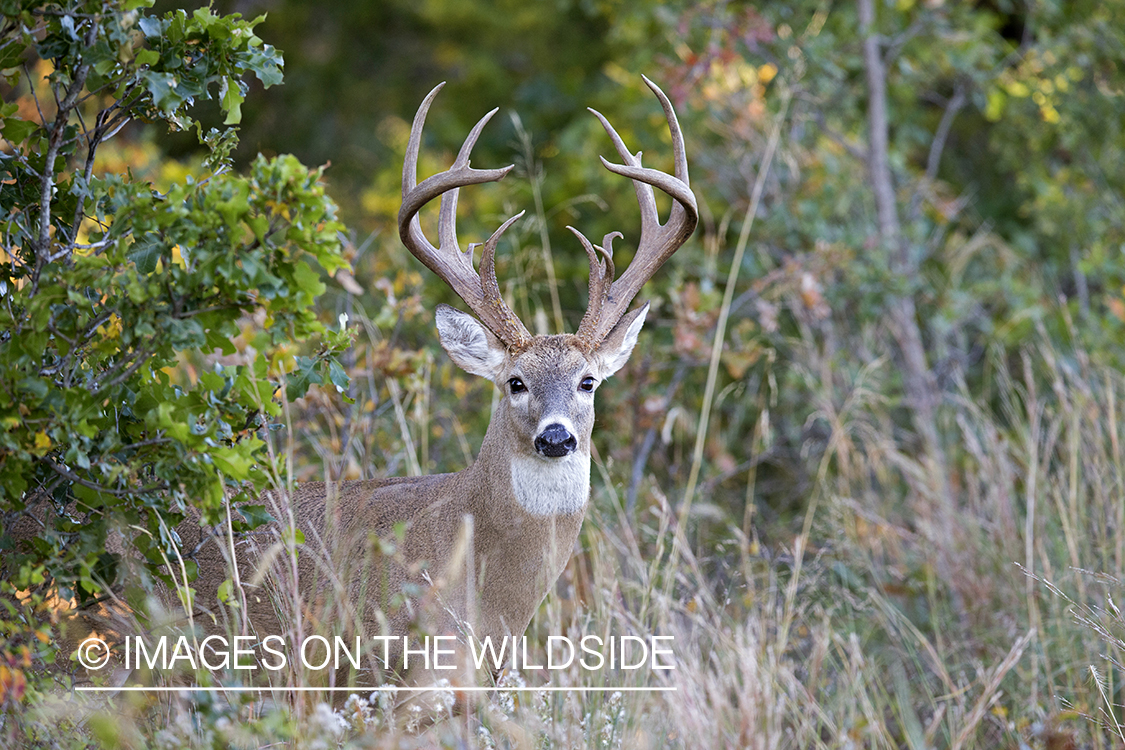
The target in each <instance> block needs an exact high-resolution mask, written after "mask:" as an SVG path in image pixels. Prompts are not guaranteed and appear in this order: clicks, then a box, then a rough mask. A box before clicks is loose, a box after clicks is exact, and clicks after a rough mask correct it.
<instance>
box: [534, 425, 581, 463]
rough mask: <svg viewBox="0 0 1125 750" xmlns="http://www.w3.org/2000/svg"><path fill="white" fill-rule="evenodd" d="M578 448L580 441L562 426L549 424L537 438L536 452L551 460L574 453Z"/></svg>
mask: <svg viewBox="0 0 1125 750" xmlns="http://www.w3.org/2000/svg"><path fill="white" fill-rule="evenodd" d="M577 447H578V440H576V439H575V437H574V435H571V434H570V432H568V431H567V429H566V428H565V427H563V426H562V425H561V424H558V423H555V424H549V425H547V429H545V430H543V432H541V433H539V437H537V438H535V450H537V451H539V453H540V454H541V455H544V456H549V457H550V458H559V457H560V456H565V455H566V454H567V453H572V452H573V451H574V449H575V448H577Z"/></svg>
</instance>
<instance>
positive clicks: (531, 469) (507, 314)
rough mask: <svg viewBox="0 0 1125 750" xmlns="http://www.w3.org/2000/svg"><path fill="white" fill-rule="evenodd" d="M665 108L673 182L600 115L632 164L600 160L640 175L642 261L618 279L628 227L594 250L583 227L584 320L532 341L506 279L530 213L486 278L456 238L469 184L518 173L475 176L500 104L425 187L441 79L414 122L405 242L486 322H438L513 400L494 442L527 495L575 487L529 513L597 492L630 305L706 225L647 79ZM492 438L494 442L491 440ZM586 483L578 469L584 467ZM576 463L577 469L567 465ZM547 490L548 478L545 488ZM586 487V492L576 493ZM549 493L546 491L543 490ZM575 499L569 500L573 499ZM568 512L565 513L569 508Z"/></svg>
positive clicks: (490, 248)
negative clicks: (423, 218)
mask: <svg viewBox="0 0 1125 750" xmlns="http://www.w3.org/2000/svg"><path fill="white" fill-rule="evenodd" d="M644 81H645V83H646V84H648V87H649V88H650V89H652V91H653V93H655V94H656V96H657V98H658V99H659V100H660V103H661V105H662V106H663V108H664V114H665V116H666V118H667V120H668V127H669V129H670V130H671V133H672V153H673V157H674V162H675V174H674V175H669V174H666V173H664V172H660V171H658V170H655V169H649V168H646V167H643V166H642V165H641V154H640V152H638V153H637V154H635V155H634V154H632V153H630V152H629V150H628V149H627V148H626V146H625V144H624V142H623V141H622V140H621V137H620V136H619V135H618V134H617V131H616V130H614V128H613V126H612V125H610V123H609V121H608V120H606V118H605V117H603V116H602V115H601V114H600V113H599V112H596V111H595V110H593V109H591V110H590V112H592V113H593V114H594V116H595V117H597V118H598V120H599V121H600V122H601V124H602V126H603V127H604V128H605V130H606V132H607V133H608V134H609V136H610V138H611V139H612V141H613V144H614V147H615V148H616V149H617V153H618V155H619V156H620V157H621V159H622V161H623V162H624V164H614V163H612V162H609V161H607V160H606V159H605V158H602V163H603V164H604V165H605V167H606V169H608V170H610V171H611V172H614V173H616V174H620V175H623V176H625V177H628V178H630V179H632V181H633V185H634V188H635V190H636V195H637V200H638V202H639V203H640V209H641V233H640V238H639V240H638V243H637V253H636V255H635V256H634V258H633V262H632V263H631V264H630V265H629V267H628V268H627V269H626V270H625V272H624V273H623V274H622V275H621V277H620V278H615V268H614V263H613V250H612V241H613V239H614V238H615V237H621V236H622V235H621V233H620V232H613V233H611V234H608V235H606V237H605V238H604V239H603V241H602V244H601V245H594V244H593V243H591V242H590V241H589V240H588V239H587V238H586V237H585V236H584V235H583V234H582V233H581V232H579V231H578V230H577V229H575V228H573V227H568V229H570V231H571V232H573V233H574V234H575V236H576V237H577V238H578V240H579V242H580V243H581V244H582V247H583V248H584V249H585V251H586V255H587V257H588V259H589V264H590V294H589V302H588V306H587V310H586V314H585V315H584V316H583V318H582V321H581V323H580V324H579V326H578V331H577V332H576V333H575V334H561V335H553V336H532V335H531V334H530V333H529V332H528V330H527V328H526V327H525V326H524V325H523V323H522V322H520V320H519V318H518V317H517V316H516V314H515V313H514V312H513V311H512V310H511V308H510V307H509V306H508V304H507V303H506V302H505V301H504V298H503V297H502V296H501V294H500V287H499V284H498V283H497V280H496V266H495V258H496V246H497V243H498V241H499V240H500V237H501V236H502V235H503V233H504V232H505V230H507V229H508V228H509V227H510V226H511V225H512V224H513V223H514V222H515V221H516V220H517V219H518V218H520V217H521V216H522V215H523V212H522V211H521V212H520V213H519V214H516V215H515V216H513V217H512V218H510V219H508V220H507V221H505V222H504V223H503V224H501V225H500V227H499V228H498V229H497V230H496V231H495V232H494V233H493V234H492V236H491V237H489V238H488V240H487V241H485V242H484V243H483V249H482V252H481V259H480V270H479V272H478V271H477V270H475V269H474V267H473V256H474V254H475V250H476V248H477V247H481V245H477V244H470V245H468V247H467V248H466V249H464V250H462V249H461V247H460V245H459V244H458V241H457V229H456V222H457V218H456V213H457V195H458V192H459V190H460V188H462V187H464V186H467V185H476V184H479V183H483V182H492V181H496V180H499V179H501V178H503V177H504V176H505V175H507V173H508V172H509V171H510V170H511V169H512V167H511V166H508V167H504V168H502V169H473V168H472V167H470V166H469V156H470V154H471V152H472V149H473V146H474V145H475V144H476V141H477V139H478V138H479V136H480V133H481V131H482V130H483V128H484V126H485V125H486V124H487V123H488V121H489V120H490V119H491V118H492V116H493V115H494V114H496V111H497V110H495V109H493V110H492V111H491V112H489V113H488V114H486V115H485V116H484V117H482V118H481V119H480V121H479V122H477V124H476V126H475V127H474V128H473V129H472V131H471V132H470V133H469V136H468V138H466V139H465V142H464V144H463V145H462V146H461V150H460V152H459V153H458V154H457V159H456V160H455V161H454V163H453V165H452V166H451V167H450V168H449V169H448V170H446V171H444V172H441V173H439V174H436V175H433V176H432V177H429V178H427V179H425V180H423V181H422V182H421V183H420V184H419V183H418V182H417V164H418V152H419V149H420V146H421V139H422V128H423V126H424V124H425V121H426V114H427V113H428V112H429V109H430V105H431V103H432V102H433V100H434V98H435V97H436V96H437V93H438V92H439V91H440V90H441V88H442V86H444V85H445V84H439V85H438V86H437V87H435V88H434V89H433V90H432V91H431V92H430V93H429V95H428V96H427V97H426V98H425V100H424V101H423V102H422V104H421V106H420V107H419V108H418V113H417V114H416V115H415V117H414V124H413V127H412V128H411V131H410V141H409V144H408V147H407V152H406V160H405V164H404V166H403V172H402V196H403V197H402V209H401V210H400V211H399V215H398V225H399V234H400V236H401V237H402V241H403V244H405V245H406V247H407V248H408V249H409V250H410V252H411V253H413V254H414V256H415V257H417V258H418V259H419V260H420V261H422V263H424V264H425V265H426V267H428V268H429V269H430V270H432V271H433V272H434V273H436V274H437V275H438V276H439V277H440V278H442V279H443V280H444V281H445V282H446V283H447V284H449V286H450V287H452V289H453V290H454V291H455V292H456V293H457V294H458V295H459V296H460V297H461V299H462V300H464V301H465V304H467V305H468V306H469V309H470V310H472V311H473V313H474V314H475V315H476V318H474V317H472V316H471V315H468V314H466V313H463V312H460V311H458V310H455V309H454V308H451V307H449V306H446V305H439V306H438V309H437V327H438V333H439V335H440V337H441V343H442V346H443V347H444V348H445V350H446V351H447V352H448V353H449V356H450V358H451V359H453V361H454V362H456V363H457V365H458V366H460V367H461V368H462V369H464V370H466V371H467V372H470V373H473V374H476V375H480V376H482V377H485V378H488V379H489V380H491V381H492V382H493V383H495V384H496V385H497V386H498V387H500V388H501V389H502V390H503V393H504V395H503V398H502V399H501V401H500V407H499V409H498V410H497V413H496V415H495V417H494V418H493V423H492V424H491V425H490V426H489V433H490V436H493V439H494V440H500V441H503V448H504V449H505V450H506V452H508V453H509V454H510V455H511V457H512V459H513V461H512V467H513V484H514V485H516V490H517V491H516V494H517V497H518V496H519V495H520V492H519V475H520V474H521V473H523V474H528V475H535V476H537V477H538V478H539V479H542V476H543V475H545V474H550V473H552V472H553V473H554V474H557V475H558V477H557V481H559V482H563V483H565V482H566V481H568V479H569V480H574V484H575V485H576V487H575V489H576V492H575V493H574V494H575V497H573V498H570V499H569V500H562V501H559V502H556V503H554V504H553V507H550V508H538V506H539V503H537V502H535V501H534V500H533V499H529V501H528V502H526V503H523V501H522V500H521V503H522V504H524V505H525V507H528V506H531V507H528V509H529V510H532V509H536V508H538V509H539V510H541V511H543V512H556V513H557V512H573V511H576V510H579V509H580V508H581V507H582V506H583V505H584V504H585V501H586V499H585V497H581V498H580V500H579V497H578V496H579V495H584V494H587V493H588V486H589V484H588V477H589V455H590V434H591V431H592V429H593V424H594V392H595V391H596V390H597V388H598V386H599V385H600V384H601V382H602V381H604V380H605V379H606V378H608V377H610V376H611V375H613V374H614V373H615V372H617V371H618V370H619V369H620V368H621V367H622V366H623V365H624V364H625V362H626V361H627V360H628V358H629V355H630V353H631V352H632V350H633V347H634V345H635V344H636V343H637V337H638V335H639V333H640V330H641V326H642V325H643V324H644V320H645V315H646V313H647V312H648V305H647V304H645V305H642V306H641V307H639V308H637V309H636V310H634V311H632V312H630V313H628V314H626V310H627V309H628V306H629V303H630V302H631V301H632V300H633V298H634V297H635V296H636V295H637V293H638V292H639V291H640V289H641V287H642V286H644V283H645V282H646V281H648V279H650V278H651V277H652V276H653V274H655V273H656V271H657V269H659V268H660V266H661V265H662V264H663V263H664V261H666V260H667V259H668V258H669V257H671V255H672V253H674V252H676V250H677V249H679V247H680V246H681V245H683V244H684V242H685V241H686V240H687V238H688V237H689V236H691V233H692V232H693V231H694V230H695V225H696V223H697V222H698V212H697V209H696V202H695V195H694V194H693V193H692V191H691V188H690V187H689V183H688V168H687V158H686V156H685V154H684V140H683V134H682V133H681V131H680V126H679V123H678V122H677V120H676V113H675V111H674V110H673V109H672V105H671V103H670V102H669V101H668V97H667V96H665V95H664V92H662V91H661V90H660V88H659V87H657V86H656V84H654V83H653V82H652V81H650V80H649V79H648V78H645V79H644ZM653 187H657V188H660V189H661V190H663V191H664V192H665V193H667V194H668V195H670V196H671V197H672V198H673V199H674V202H673V205H672V210H671V214H670V216H669V218H668V221H667V222H666V223H664V224H661V223H660V218H659V216H658V214H657V210H656V200H655V197H654V194H653ZM438 196H441V208H440V213H439V219H438V237H439V243H438V246H437V247H435V246H434V245H432V244H431V243H430V242H429V240H427V239H426V237H425V235H424V234H423V233H422V229H421V225H420V223H419V220H418V212H419V210H420V209H421V208H422V206H424V205H425V204H427V203H428V202H429V201H431V200H433V199H434V198H437V197H438ZM488 440H489V438H487V437H486V443H487V442H488ZM583 465H584V467H585V468H584V472H585V481H582V477H579V476H577V474H579V473H581V472H582V471H583V469H582V466H583ZM569 467H575V468H573V470H568V468H569ZM540 483H541V482H540ZM579 488H580V491H578V490H579ZM539 494H540V495H542V494H543V493H539ZM564 494H565V493H564ZM560 506H565V507H560Z"/></svg>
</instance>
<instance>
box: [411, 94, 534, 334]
mask: <svg viewBox="0 0 1125 750" xmlns="http://www.w3.org/2000/svg"><path fill="white" fill-rule="evenodd" d="M443 86H445V84H444V83H439V84H438V85H437V86H435V87H434V90H433V91H431V92H430V93H429V94H428V95H427V96H426V98H425V99H424V100H423V101H422V104H421V105H420V106H419V107H418V113H417V114H416V115H414V124H413V125H412V126H411V128H410V142H409V144H408V145H407V147H406V161H405V163H404V164H403V167H402V208H401V209H399V212H398V233H399V236H400V237H401V238H402V244H404V245H406V247H407V249H408V250H410V252H411V253H413V254H414V257H415V258H417V259H418V260H420V261H422V262H423V263H424V264H426V267H427V268H429V269H430V270H431V271H433V272H434V273H436V274H437V275H438V277H439V278H441V279H442V280H443V281H445V283H447V284H449V286H450V287H451V288H452V289H453V291H455V292H457V294H458V296H460V297H461V299H463V300H464V301H465V304H467V305H468V306H469V308H470V309H471V310H472V311H473V312H474V313H475V314H476V316H477V317H478V318H479V319H480V321H481V322H482V323H484V324H485V325H486V326H488V328H489V329H490V330H491V331H492V332H493V333H494V334H496V337H497V338H499V339H500V340H501V341H503V342H504V343H505V344H507V345H509V346H512V347H517V348H518V347H521V346H525V345H526V344H527V343H528V342H530V341H531V334H530V333H528V331H527V328H526V327H524V325H523V323H521V322H520V319H519V318H517V317H516V314H515V313H514V312H512V310H511V308H509V307H508V305H507V303H506V302H504V298H503V297H502V296H501V295H500V285H499V284H498V283H497V281H496V265H495V261H496V258H495V256H496V243H497V242H498V241H499V240H500V236H501V235H502V234H504V231H505V230H506V229H507V228H508V227H510V226H511V225H512V223H513V222H514V221H515V220H516V219H518V218H520V217H521V216H523V211H520V212H519V213H518V214H516V215H515V216H513V217H512V218H510V219H508V220H507V221H505V222H504V223H503V224H501V225H500V228H499V229H497V230H496V231H495V232H493V233H492V236H491V237H489V238H488V240H487V241H486V242H485V243H484V251H483V255H482V256H481V262H480V273H479V274H478V273H477V272H476V271H475V270H473V251H474V250H475V249H476V247H477V245H478V244H479V243H470V244H469V246H468V249H466V250H464V251H462V250H461V246H460V245H459V244H458V243H457V193H458V192H459V191H460V188H462V187H464V186H466V185H479V184H480V183H483V182H495V181H496V180H499V179H501V178H502V177H504V175H506V174H508V172H509V171H510V170H511V169H512V167H511V166H507V167H504V168H503V169H473V168H471V167H470V166H469V154H470V153H471V152H472V150H473V146H474V145H476V142H477V138H479V137H480V133H481V130H483V129H484V126H485V125H486V124H487V123H488V121H489V120H490V119H492V116H493V115H494V114H496V112H497V110H496V109H494V110H492V111H491V112H489V113H488V114H486V115H485V116H484V117H482V118H481V119H480V121H479V122H477V124H476V126H475V127H473V129H472V131H471V132H470V133H469V137H468V138H466V139H465V143H464V145H462V146H461V150H460V151H459V152H458V154H457V159H456V161H454V162H453V166H451V167H450V168H449V169H447V170H446V171H444V172H439V173H438V174H435V175H433V176H432V177H427V178H426V179H425V180H423V181H422V183H421V184H418V152H419V150H420V148H421V143H422V127H423V126H424V125H425V124H426V114H427V113H428V112H429V111H430V104H431V103H432V102H433V100H434V97H436V96H437V93H438V92H439V91H441V89H442V87H443ZM439 195H440V196H441V210H440V212H439V214H438V238H439V246H438V247H434V246H433V245H432V244H430V241H429V240H427V239H426V236H425V235H424V234H423V233H422V226H421V223H420V222H419V221H418V211H420V210H421V208H422V206H424V205H426V204H427V203H429V202H430V201H431V200H433V199H434V198H436V197H438V196H439Z"/></svg>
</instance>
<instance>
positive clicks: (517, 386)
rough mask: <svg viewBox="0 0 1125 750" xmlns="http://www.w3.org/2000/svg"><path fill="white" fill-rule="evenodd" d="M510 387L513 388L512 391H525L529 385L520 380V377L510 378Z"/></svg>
mask: <svg viewBox="0 0 1125 750" xmlns="http://www.w3.org/2000/svg"><path fill="white" fill-rule="evenodd" d="M508 387H509V388H510V389H511V390H512V393H523V392H524V391H526V390H527V386H526V385H524V384H523V381H522V380H520V379H519V378H511V379H509V380H508Z"/></svg>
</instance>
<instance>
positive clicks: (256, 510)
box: [238, 505, 277, 529]
mask: <svg viewBox="0 0 1125 750" xmlns="http://www.w3.org/2000/svg"><path fill="white" fill-rule="evenodd" d="M238 512H239V513H240V514H241V515H242V517H243V518H244V519H246V525H247V527H248V529H256V528H258V527H259V526H263V525H265V524H267V523H272V522H274V521H276V520H277V519H275V518H274V517H273V516H271V515H270V514H269V513H268V512H267V511H266V506H264V505H240V506H238Z"/></svg>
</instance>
